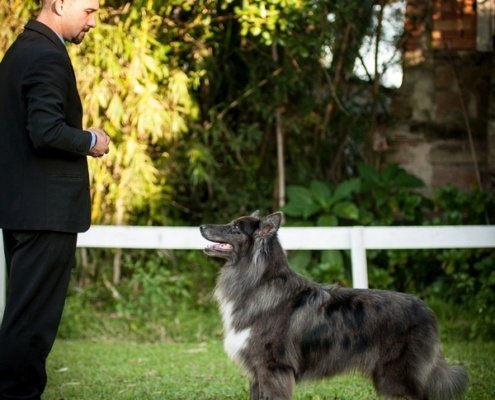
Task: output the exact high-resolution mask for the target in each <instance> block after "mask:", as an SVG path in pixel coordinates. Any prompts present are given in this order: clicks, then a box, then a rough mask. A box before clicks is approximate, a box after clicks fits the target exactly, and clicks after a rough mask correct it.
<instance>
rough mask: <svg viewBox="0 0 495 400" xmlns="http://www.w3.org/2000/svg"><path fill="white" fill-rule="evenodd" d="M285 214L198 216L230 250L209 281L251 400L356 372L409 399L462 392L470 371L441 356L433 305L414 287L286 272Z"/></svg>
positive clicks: (277, 399)
mask: <svg viewBox="0 0 495 400" xmlns="http://www.w3.org/2000/svg"><path fill="white" fill-rule="evenodd" d="M281 219H282V214H281V213H279V212H278V213H274V214H271V215H268V216H266V217H264V218H261V217H259V216H258V214H257V213H255V214H253V215H251V216H246V217H241V218H238V219H236V220H234V221H232V222H230V223H229V224H226V225H203V226H201V228H200V229H201V234H202V235H203V236H204V237H205V238H206V239H208V240H210V241H212V242H215V243H214V244H213V245H211V246H208V247H207V248H206V249H205V253H206V254H207V255H209V256H214V257H221V258H224V259H226V264H225V266H224V267H223V268H222V271H221V273H220V275H219V278H218V281H217V286H216V290H215V297H216V299H217V300H218V303H219V306H220V311H221V314H222V318H223V323H224V331H225V332H224V334H225V341H224V345H225V350H226V352H227V354H228V355H229V357H230V358H232V359H233V360H235V361H236V362H237V363H238V364H239V365H240V367H241V368H242V369H243V370H244V371H245V372H246V374H247V376H248V378H249V381H250V398H251V400H269V399H270V400H285V399H290V398H291V396H292V392H293V390H294V385H295V383H296V382H298V381H300V380H303V379H319V378H323V377H330V376H333V375H336V374H340V373H344V372H348V371H360V372H361V373H363V374H364V375H365V376H368V377H370V378H371V379H372V381H373V383H374V386H375V389H376V391H377V392H378V393H379V394H381V395H384V396H387V397H403V398H406V399H410V400H447V399H451V398H454V397H456V396H457V395H459V394H461V393H462V392H463V391H464V390H465V388H466V386H467V383H468V377H467V373H466V372H465V370H464V369H462V368H460V367H450V366H448V365H447V363H446V362H445V359H444V358H443V356H442V353H441V348H440V341H439V337H438V330H437V322H436V318H435V315H434V314H433V312H432V311H431V310H430V309H429V308H428V307H427V306H426V305H425V304H424V303H423V302H422V301H421V300H419V299H417V298H416V297H414V296H411V295H408V294H403V293H397V292H388V291H381V290H368V289H346V288H342V287H339V286H322V285H320V284H318V283H315V282H311V281H309V280H307V279H305V278H303V277H302V276H300V275H298V274H296V273H295V272H294V271H292V270H291V269H290V267H289V265H288V262H287V258H286V255H285V252H284V250H283V249H282V247H281V245H280V243H279V240H278V238H277V230H278V228H279V226H280V223H281Z"/></svg>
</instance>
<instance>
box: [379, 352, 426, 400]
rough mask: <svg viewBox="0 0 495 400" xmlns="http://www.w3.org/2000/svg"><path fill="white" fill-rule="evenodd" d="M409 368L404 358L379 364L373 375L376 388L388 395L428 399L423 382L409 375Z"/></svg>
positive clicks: (415, 399)
mask: <svg viewBox="0 0 495 400" xmlns="http://www.w3.org/2000/svg"><path fill="white" fill-rule="evenodd" d="M408 369H409V368H408V365H407V362H406V361H405V360H402V359H400V360H395V361H391V362H388V363H387V364H385V365H381V366H377V367H376V369H375V371H374V372H373V376H372V378H373V384H374V386H375V390H376V391H377V392H378V393H379V394H381V395H383V396H386V397H393V398H397V397H398V398H404V399H407V400H428V397H427V395H426V394H425V393H424V390H423V389H422V386H421V384H420V383H419V382H417V381H416V380H415V379H414V378H413V377H411V376H410V375H409V374H410V372H409V371H408Z"/></svg>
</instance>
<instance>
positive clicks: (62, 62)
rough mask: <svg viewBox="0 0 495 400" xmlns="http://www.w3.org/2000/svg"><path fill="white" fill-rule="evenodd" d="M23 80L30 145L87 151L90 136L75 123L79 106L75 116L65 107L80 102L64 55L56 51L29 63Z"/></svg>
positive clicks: (74, 105)
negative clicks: (29, 65)
mask: <svg viewBox="0 0 495 400" xmlns="http://www.w3.org/2000/svg"><path fill="white" fill-rule="evenodd" d="M24 83H25V84H24V90H25V93H24V95H25V99H26V102H27V104H26V106H27V113H28V115H27V130H28V133H29V137H30V139H31V141H32V143H33V146H34V147H35V148H36V149H43V150H44V149H57V150H62V151H67V152H71V153H77V154H80V155H87V154H88V151H89V148H90V145H91V140H92V137H91V133H90V132H87V131H84V130H82V129H80V128H79V127H78V126H80V125H81V118H82V110H81V111H79V112H78V113H76V114H77V117H74V116H73V114H74V113H73V112H70V111H69V110H74V107H76V109H77V107H79V108H80V107H81V106H80V99H79V94H78V93H77V86H76V84H75V78H74V76H73V72H72V68H71V66H70V64H69V60H68V58H67V57H66V56H65V55H64V54H63V53H59V52H49V53H46V54H44V55H43V56H41V57H39V58H38V59H36V60H35V61H34V62H33V63H32V66H31V67H30V68H29V69H28V71H27V74H26V76H25V82H24ZM74 103H75V104H74ZM69 115H71V117H69ZM71 118H72V119H73V120H72V121H70V119H71Z"/></svg>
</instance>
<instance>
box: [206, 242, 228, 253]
mask: <svg viewBox="0 0 495 400" xmlns="http://www.w3.org/2000/svg"><path fill="white" fill-rule="evenodd" d="M206 249H207V250H213V251H220V252H224V251H231V250H232V249H233V246H232V245H231V244H228V243H213V244H210V245H208V246H207V247H206Z"/></svg>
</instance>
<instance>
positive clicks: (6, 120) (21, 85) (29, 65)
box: [0, 21, 91, 232]
mask: <svg viewBox="0 0 495 400" xmlns="http://www.w3.org/2000/svg"><path fill="white" fill-rule="evenodd" d="M90 143H91V134H90V133H89V132H87V131H84V130H82V106H81V100H80V98H79V93H78V90H77V85H76V79H75V76H74V71H73V69H72V64H71V61H70V59H69V55H68V54H67V50H66V49H65V46H64V44H63V43H62V41H61V39H60V38H59V37H58V36H57V35H56V34H55V32H53V31H52V30H51V29H50V28H48V27H47V26H46V25H44V24H42V23H40V22H38V21H30V22H29V23H28V24H27V25H26V26H25V30H24V32H22V33H21V34H20V35H19V37H18V38H17V40H16V41H15V42H14V43H13V44H12V46H11V47H10V48H9V50H8V51H7V52H6V54H5V56H4V58H3V60H2V62H1V63H0V228H4V229H22V230H50V231H61V232H83V231H85V230H87V229H88V228H89V225H90V193H89V178H88V166H87V160H86V155H87V153H88V150H89V147H90Z"/></svg>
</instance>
